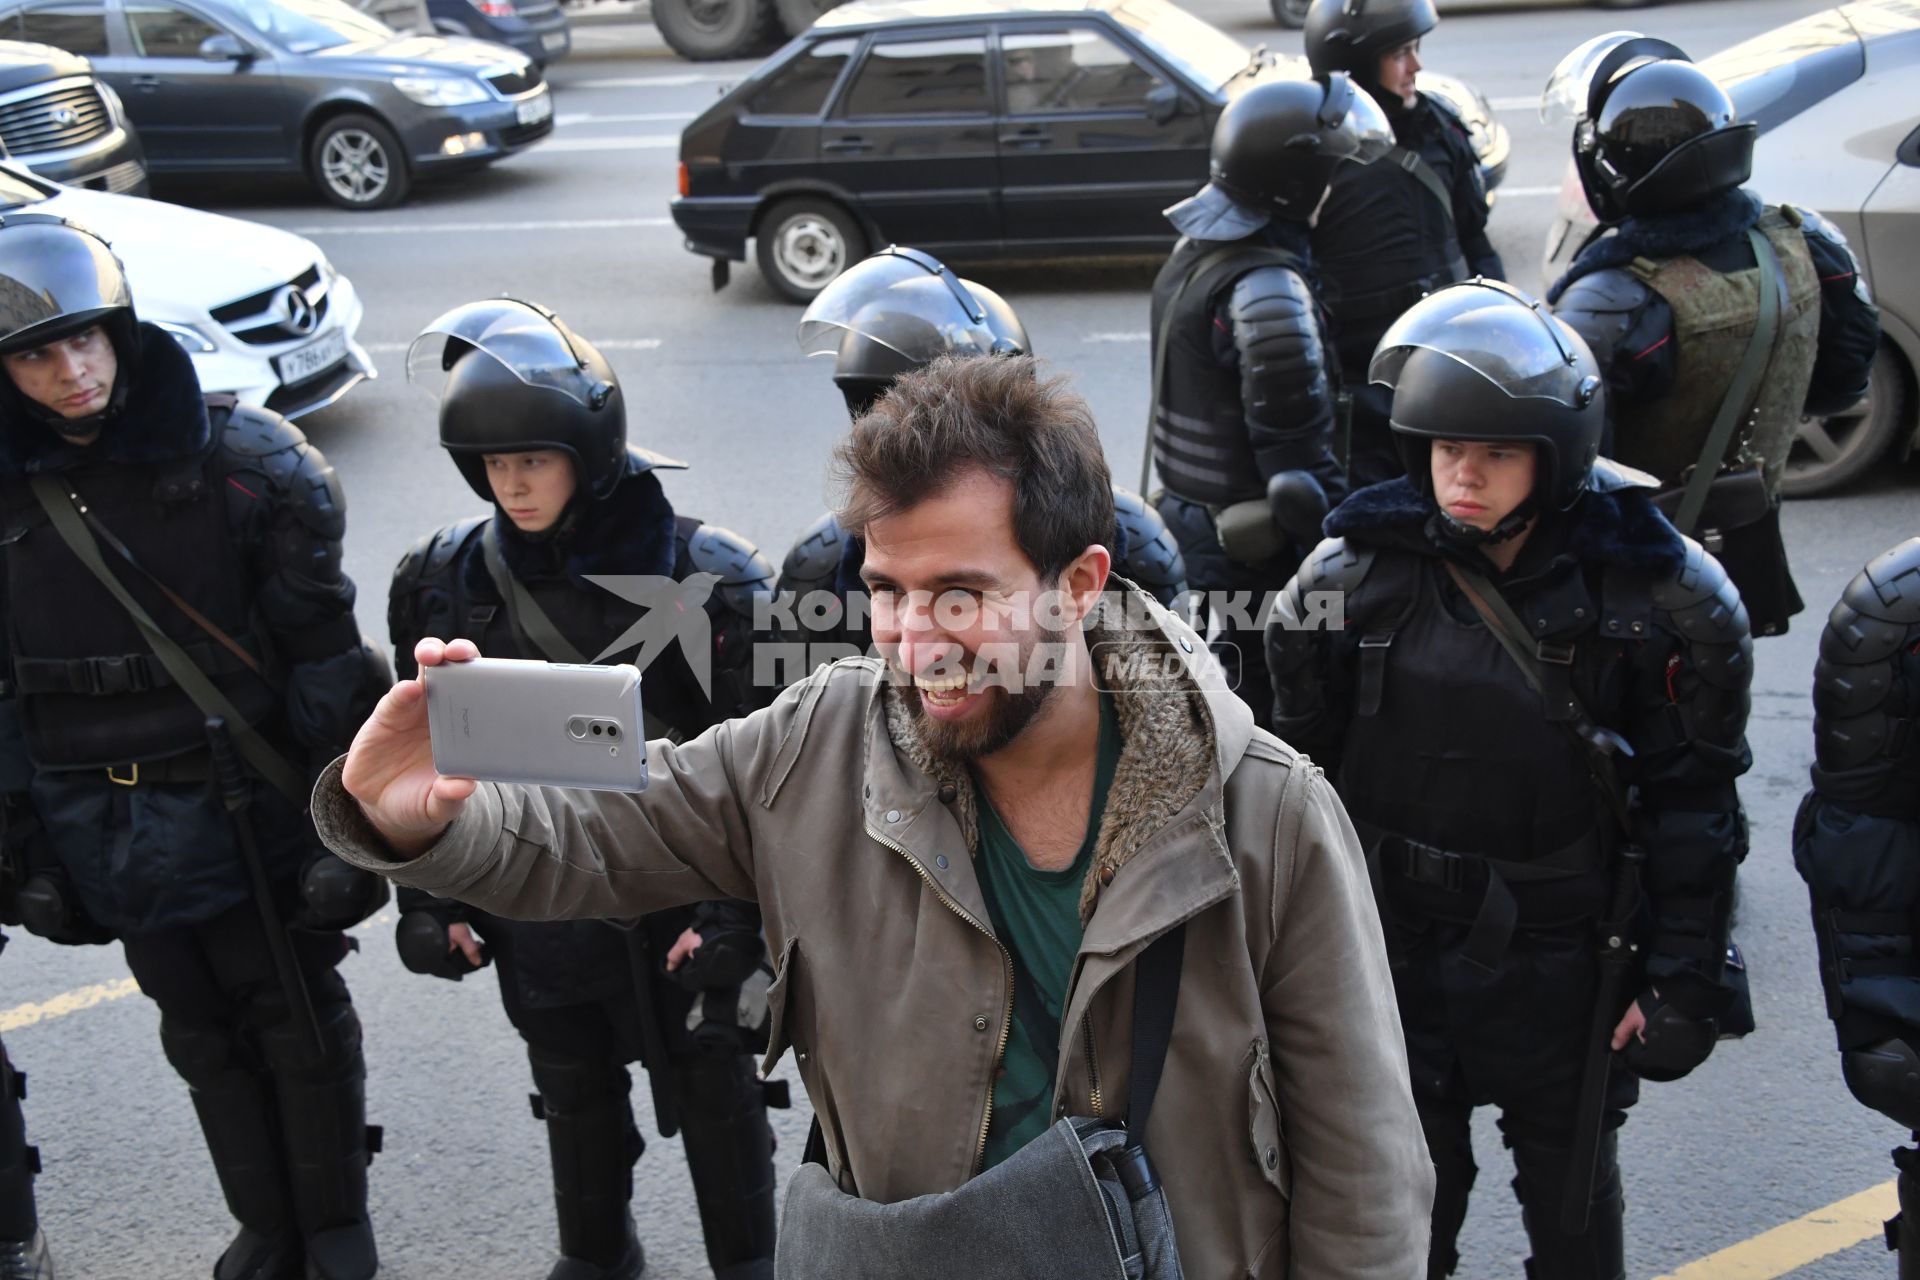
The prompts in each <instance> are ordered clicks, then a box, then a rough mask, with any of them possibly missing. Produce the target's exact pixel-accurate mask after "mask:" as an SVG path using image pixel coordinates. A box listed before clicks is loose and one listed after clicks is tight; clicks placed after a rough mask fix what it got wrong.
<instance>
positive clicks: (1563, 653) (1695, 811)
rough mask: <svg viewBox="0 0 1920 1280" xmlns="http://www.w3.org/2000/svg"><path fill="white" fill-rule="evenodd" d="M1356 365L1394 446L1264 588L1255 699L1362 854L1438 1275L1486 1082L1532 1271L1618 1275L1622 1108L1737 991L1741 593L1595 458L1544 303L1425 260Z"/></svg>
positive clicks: (1467, 1181)
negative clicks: (1419, 1151)
mask: <svg viewBox="0 0 1920 1280" xmlns="http://www.w3.org/2000/svg"><path fill="white" fill-rule="evenodd" d="M1371 374H1372V377H1373V378H1374V380H1375V381H1377V382H1381V383H1384V384H1386V385H1387V386H1389V387H1391V388H1392V390H1393V400H1392V414H1393V417H1392V422H1393V430H1394V433H1395V436H1396V438H1397V439H1398V441H1399V442H1400V445H1401V448H1402V452H1403V458H1404V461H1405V464H1406V472H1407V474H1406V475H1405V476H1403V477H1402V478H1400V479H1397V480H1392V481H1389V482H1387V483H1385V484H1380V485H1374V486H1371V487H1369V488H1366V489H1362V490H1360V491H1359V492H1357V493H1355V494H1354V495H1353V496H1352V497H1350V498H1348V499H1347V501H1346V502H1345V503H1343V504H1342V505H1341V506H1340V507H1338V508H1336V509H1335V510H1334V512H1333V513H1332V515H1331V516H1330V517H1329V518H1328V520H1327V532H1328V534H1329V535H1330V536H1329V539H1328V541H1326V542H1324V543H1322V544H1321V545H1320V547H1319V548H1318V549H1317V550H1315V551H1314V552H1313V553H1312V555H1310V556H1309V557H1308V558H1307V561H1306V563H1304V564H1303V565H1302V566H1301V569H1300V572H1299V574H1298V575H1297V576H1296V577H1295V579H1294V580H1293V581H1292V582H1291V583H1289V584H1288V586H1287V589H1286V591H1285V592H1284V593H1283V595H1282V597H1281V602H1280V606H1279V609H1278V610H1277V615H1276V618H1275V621H1274V623H1273V625H1272V627H1271V628H1270V629H1269V631H1268V636H1267V638H1268V644H1269V662H1270V663H1271V666H1272V671H1273V682H1274V693H1275V698H1276V705H1275V712H1274V717H1275V721H1276V724H1277V728H1278V730H1279V732H1280V734H1281V735H1282V736H1283V737H1284V738H1285V739H1286V740H1287V741H1288V742H1290V743H1292V744H1294V745H1296V746H1298V747H1300V748H1301V749H1302V750H1305V751H1307V752H1308V753H1310V754H1311V755H1312V756H1313V757H1314V758H1315V759H1316V760H1318V761H1320V762H1322V763H1323V764H1324V765H1325V766H1326V768H1327V769H1328V770H1329V772H1331V773H1332V774H1333V775H1334V776H1335V778H1336V786H1337V788H1338V790H1339V792H1340V796H1341V799H1342V800H1343V801H1344V802H1345V804H1346V807H1347V811H1348V813H1349V814H1350V815H1351V816H1352V818H1353V822H1354V826H1355V828H1356V830H1358V831H1359V833H1360V835H1361V839H1362V842H1363V844H1364V845H1365V847H1366V849H1367V852H1368V859H1369V863H1370V866H1371V868H1372V870H1373V874H1374V878H1375V884H1376V891H1377V892H1378V894H1379V897H1380V909H1381V917H1382V924H1383V926H1384V931H1385V934H1386V940H1387V954H1388V959H1389V961H1390V962H1391V964H1392V968H1393V973H1394V982H1395V988H1396V994H1397V996H1398V999H1399V1005H1400V1015H1401V1019H1402V1023H1403V1025H1404V1029H1405V1032H1406V1039H1407V1052H1408V1056H1409V1059H1410V1065H1411V1072H1412V1083H1413V1093H1414V1101H1415V1103H1416V1105H1417V1106H1418V1108H1419V1111H1420V1115H1421V1122H1422V1125H1423V1127H1424V1129H1425V1131H1426V1138H1427V1145H1428V1148H1429V1150H1430V1151H1431V1153H1432V1155H1433V1160H1434V1165H1435V1168H1436V1171H1437V1175H1438V1181H1437V1189H1436V1192H1435V1199H1434V1208H1433V1244H1432V1253H1431V1255H1430V1258H1429V1263H1428V1275H1429V1276H1430V1277H1440V1276H1445V1275H1448V1274H1450V1273H1451V1272H1452V1270H1453V1268H1454V1266H1455V1265H1456V1264H1457V1262H1458V1256H1457V1253H1456V1252H1455V1248H1454V1243H1455V1240H1456V1238H1457V1236H1458V1233H1459V1230H1460V1227H1461V1224H1462V1222H1463V1221H1464V1219H1465V1216H1466V1209H1467V1193H1468V1189H1469V1188H1470V1187H1471V1186H1472V1184H1473V1181H1474V1175H1475V1172H1476V1169H1475V1165H1474V1159H1473V1151H1472V1145H1471V1130H1470V1117H1471V1115H1472V1111H1473V1109H1474V1108H1475V1107H1476V1106H1481V1105H1493V1106H1497V1107H1499V1108H1500V1112H1501V1115H1500V1127H1501V1130H1502V1133H1503V1135H1504V1137H1505V1139H1506V1144H1507V1146H1508V1147H1509V1148H1510V1149H1511V1150H1512V1152H1513V1159H1514V1165H1515V1170H1516V1173H1517V1175H1518V1176H1517V1178H1516V1180H1515V1182H1514V1187H1515V1190H1516V1192H1517V1193H1518V1195H1519V1198H1520V1204H1521V1209H1522V1213H1523V1217H1524V1220H1525V1224H1526V1230H1527V1236H1528V1239H1529V1241H1530V1243H1531V1245H1532V1251H1533V1257H1532V1261H1531V1262H1530V1263H1529V1269H1528V1274H1529V1275H1533V1276H1541V1277H1546V1276H1551V1277H1553V1278H1554V1280H1588V1278H1593V1280H1619V1277H1621V1276H1622V1275H1623V1262H1622V1200H1621V1193H1620V1175H1619V1168H1618V1164H1617V1161H1616V1158H1615V1142H1614V1132H1613V1130H1614V1128H1615V1127H1616V1126H1617V1125H1619V1124H1620V1123H1621V1122H1622V1121H1623V1120H1624V1119H1625V1115H1624V1111H1625V1108H1626V1107H1627V1106H1629V1105H1630V1104H1631V1103H1632V1102H1633V1101H1634V1100H1635V1097H1636V1096H1637V1091H1638V1081H1639V1079H1640V1078H1643V1077H1644V1078H1648V1079H1656V1080H1670V1079H1675V1078H1678V1077H1679V1076H1681V1075H1684V1074H1685V1073H1686V1072H1687V1071H1689V1070H1691V1069H1692V1068H1693V1067H1694V1066H1697V1065H1698V1064H1699V1063H1700V1062H1701V1061H1703V1060H1704V1059H1705V1057H1706V1055H1707V1053H1708V1052H1709V1051H1710V1050H1711V1049H1712V1047H1713V1044H1714V1041H1715V1039H1716V1037H1717V1035H1718V1032H1719V1029H1720V1028H1719V1026H1718V1024H1717V1023H1716V1021H1715V1020H1716V1018H1718V1017H1720V1016H1722V1015H1723V1013H1724V1011H1726V1010H1727V1009H1729V1007H1730V1006H1731V1004H1732V996H1733V992H1732V989H1731V988H1730V987H1729V986H1728V984H1727V983H1726V982H1725V980H1724V975H1723V961H1724V956H1725V948H1726V945H1727V932H1728V921H1729V913H1730V910H1731V904H1732V900H1733V885H1734V872H1735V868H1736V867H1737V865H1738V864H1739V862H1740V859H1741V857H1742V856H1743V855H1744V854H1745V852H1746V836H1745V825H1744V822H1743V821H1742V818H1741V813H1740V803H1739V799H1738V796H1737V795H1736V793H1735V790H1734V779H1735V778H1736V777H1737V776H1738V775H1739V774H1740V773H1742V772H1744V771H1745V769H1746V768H1747V767H1748V764H1749V762H1750V757H1749V755H1748V753H1747V749H1746V743H1745V739H1744V730H1745V724H1746V715H1747V686H1748V677H1749V659H1750V655H1751V645H1750V641H1749V639H1748V637H1747V632H1746V615H1745V614H1744V612H1743V611H1742V609H1741V607H1740V601H1739V597H1738V595H1737V594H1735V592H1734V590H1733V588H1732V585H1731V584H1730V583H1729V582H1728V580H1727V577H1726V575H1725V574H1724V573H1723V572H1722V571H1721V569H1720V566H1719V565H1718V564H1717V563H1716V562H1715V561H1714V560H1713V558H1712V557H1711V556H1710V555H1708V554H1706V553H1705V552H1704V551H1702V550H1701V548H1700V547H1699V545H1698V544H1696V543H1692V542H1688V541H1685V540H1683V539H1682V538H1681V537H1680V536H1679V535H1678V534H1677V533H1676V532H1675V531H1674V529H1673V527H1672V526H1671V525H1670V524H1668V523H1667V521H1666V520H1665V519H1664V518H1663V517H1661V516H1660V515H1659V514H1658V513H1657V511H1655V509H1654V508H1653V507H1652V505H1651V503H1650V501H1649V498H1648V491H1649V488H1650V484H1651V482H1650V481H1649V480H1648V479H1647V478H1646V477H1645V476H1642V475H1639V474H1637V473H1633V472H1628V471H1625V470H1623V469H1617V468H1616V467H1615V466H1614V464H1611V463H1602V464H1600V465H1597V466H1596V465H1595V461H1594V460H1595V456H1596V454H1597V452H1598V449H1599V443H1600V435H1601V422H1602V418H1603V415H1604V413H1605V394H1604V388H1603V385H1602V383H1601V379H1600V377H1599V367H1598V365H1597V364H1596V363H1595V362H1594V359H1593V356H1592V355H1591V353H1589V352H1588V351H1587V349H1586V347H1585V344H1583V343H1582V342H1581V341H1580V339H1579V337H1578V336H1577V335H1575V334H1574V333H1573V332H1572V330H1570V329H1568V328H1567V327H1566V326H1565V325H1564V324H1561V323H1560V322H1559V321H1556V320H1554V319H1553V318H1552V317H1551V316H1549V315H1548V314H1547V313H1546V311H1545V310H1544V308H1542V307H1541V306H1540V304H1539V303H1537V302H1534V301H1533V300H1532V299H1530V298H1527V297H1526V296H1524V295H1522V294H1520V293H1518V292H1517V291H1515V290H1512V289H1510V288H1509V287H1508V286H1506V285H1500V284H1495V283H1486V282H1471V281H1470V282H1465V283H1461V284H1456V285H1452V286H1449V287H1447V288H1444V289H1441V290H1440V291H1439V292H1437V293H1435V294H1433V295H1432V296H1430V297H1429V298H1427V299H1426V300H1424V301H1422V302H1420V303H1417V304H1415V306H1414V307H1413V308H1412V309H1411V310H1409V311H1408V312H1407V314H1406V315H1404V316H1403V317H1401V319H1400V320H1399V321H1398V322H1397V323H1396V324H1395V325H1394V326H1393V327H1392V328H1391V329H1389V330H1388V331H1387V333H1386V335H1385V336H1384V337H1383V338H1382V340H1381V344H1380V351H1379V353H1378V354H1377V355H1376V356H1375V357H1374V361H1373V366H1372V370H1371ZM1325 592H1334V593H1338V594H1337V595H1334V596H1327V595H1323V594H1321V593H1325ZM1329 600H1338V601H1339V602H1340V603H1341V605H1342V606H1343V608H1342V614H1343V616H1341V615H1333V614H1331V611H1330V610H1328V609H1327V608H1326V604H1327V602H1328V601H1329ZM1334 618H1337V619H1338V620H1337V621H1333V619H1334ZM1641 921H1645V926H1644V928H1642V927H1641V926H1640V924H1639V922H1641ZM1599 922H1605V923H1606V925H1607V928H1606V929H1605V930H1604V931H1602V930H1599V929H1596V927H1595V926H1596V923H1599ZM1602 938H1610V939H1612V942H1611V943H1610V944H1608V945H1603V944H1602V942H1601V939H1602ZM1636 997H1637V998H1636ZM1617 1049H1624V1050H1625V1053H1624V1054H1613V1053H1612V1052H1611V1051H1612V1050H1617ZM1583 1162H1584V1167H1583Z"/></svg>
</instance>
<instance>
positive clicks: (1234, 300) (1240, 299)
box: [1227, 264, 1313, 322]
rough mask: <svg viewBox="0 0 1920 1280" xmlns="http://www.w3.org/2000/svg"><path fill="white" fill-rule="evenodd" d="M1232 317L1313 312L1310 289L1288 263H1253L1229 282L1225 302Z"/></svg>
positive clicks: (1246, 318)
mask: <svg viewBox="0 0 1920 1280" xmlns="http://www.w3.org/2000/svg"><path fill="white" fill-rule="evenodd" d="M1227 305H1228V306H1229V308H1230V309H1231V310H1232V314H1233V318H1234V319H1235V320H1242V321H1256V322H1257V321H1260V320H1271V319H1278V318H1282V317H1292V316H1304V315H1310V314H1312V312H1313V290H1311V289H1309V288H1308V287H1307V282H1306V279H1305V277H1303V276H1302V275H1301V274H1300V273H1299V272H1298V271H1295V270H1294V269H1293V268H1292V267H1283V266H1279V265H1277V264H1269V265H1267V266H1261V267H1255V268H1254V269H1253V270H1251V271H1249V272H1247V273H1246V274H1245V275H1242V276H1241V277H1240V278H1239V279H1237V280H1235V281H1234V282H1233V292H1232V294H1231V295H1230V298H1229V301H1228V304H1227Z"/></svg>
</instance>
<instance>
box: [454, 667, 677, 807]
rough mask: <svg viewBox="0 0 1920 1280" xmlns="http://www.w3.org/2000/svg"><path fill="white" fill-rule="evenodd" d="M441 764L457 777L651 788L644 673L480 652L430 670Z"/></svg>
mask: <svg viewBox="0 0 1920 1280" xmlns="http://www.w3.org/2000/svg"><path fill="white" fill-rule="evenodd" d="M425 678H426V685H427V728H428V731H429V733H430V734H431V735H432V738H433V767H434V768H435V769H437V770H438V771H439V772H441V773H442V774H445V775H448V776H450V777H460V778H481V779H484V780H486V781H489V782H530V783H537V784H540V785H543V786H553V787H582V788H586V789H589V790H594V791H644V790H646V788H647V743H646V730H645V728H644V727H643V726H644V724H645V721H644V720H642V718H641V714H640V672H639V670H638V669H637V668H635V667H633V666H630V665H627V664H624V663H623V664H621V665H619V666H612V667H596V666H585V665H575V664H572V663H563V662H526V661H521V660H519V659H516V658H476V659H474V660H473V661H471V662H443V663H441V664H440V665H439V666H436V667H428V668H426V671H425Z"/></svg>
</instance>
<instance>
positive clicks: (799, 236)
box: [753, 200, 867, 302]
mask: <svg viewBox="0 0 1920 1280" xmlns="http://www.w3.org/2000/svg"><path fill="white" fill-rule="evenodd" d="M753 241H754V243H753V250H754V254H755V256H756V257H758V258H759V260H760V274H761V275H763V276H765V277H766V278H767V281H768V283H770V284H772V285H773V287H774V288H775V289H777V290H779V291H780V292H781V293H783V294H785V295H786V296H787V297H789V298H791V299H793V301H795V302H811V301H813V296H814V295H815V294H817V293H819V292H820V291H821V290H822V289H824V288H826V287H827V284H828V282H829V281H831V280H832V279H833V278H834V277H835V276H837V275H839V274H840V273H841V272H842V271H845V270H846V269H847V268H848V267H850V266H852V265H853V264H854V263H856V262H858V261H859V260H860V259H861V258H864V257H866V255H867V238H866V236H865V235H863V234H862V233H861V231H860V227H859V224H857V223H856V222H854V220H853V217H852V215H851V214H849V213H848V212H847V211H846V210H845V209H843V208H841V207H840V206H839V205H837V204H835V203H833V202H832V201H831V200H782V201H781V202H780V203H779V204H777V205H775V206H773V208H771V209H769V210H768V211H767V214H766V216H765V217H763V218H762V219H760V226H759V228H758V229H757V230H756V231H755V232H754V237H753Z"/></svg>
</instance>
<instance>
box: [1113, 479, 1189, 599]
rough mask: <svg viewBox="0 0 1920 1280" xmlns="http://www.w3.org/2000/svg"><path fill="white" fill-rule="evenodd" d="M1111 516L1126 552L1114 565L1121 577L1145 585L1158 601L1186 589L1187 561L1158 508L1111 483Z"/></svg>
mask: <svg viewBox="0 0 1920 1280" xmlns="http://www.w3.org/2000/svg"><path fill="white" fill-rule="evenodd" d="M1113 519H1114V523H1115V524H1116V525H1118V526H1119V527H1120V529H1121V532H1122V535H1123V537H1122V541H1123V542H1124V543H1125V545H1126V555H1125V556H1124V557H1122V559H1121V562H1120V563H1119V564H1117V565H1115V566H1114V568H1115V569H1117V570H1118V571H1119V572H1120V574H1121V576H1122V577H1125V578H1129V579H1131V580H1132V581H1133V582H1135V583H1137V584H1138V585H1139V586H1141V587H1143V588H1145V589H1146V591H1147V593H1148V594H1149V595H1152V596H1153V597H1155V598H1156V599H1158V600H1159V601H1160V603H1161V604H1168V598H1169V597H1171V596H1177V595H1179V594H1180V593H1182V592H1184V591H1185V590H1186V589H1187V564H1186V561H1185V560H1184V559H1183V558H1182V557H1181V555H1180V544H1179V543H1178V542H1177V541H1175V539H1174V536H1173V531H1172V530H1171V529H1169V528H1167V522H1166V521H1165V520H1163V519H1161V518H1160V513H1159V512H1158V511H1155V510H1154V509H1153V508H1152V507H1150V506H1148V505H1147V504H1146V501H1145V499H1143V498H1141V497H1140V495H1139V494H1137V493H1135V492H1133V491H1132V490H1131V489H1123V488H1121V487H1120V486H1119V485H1114V486H1113ZM1169 607H1171V606H1169Z"/></svg>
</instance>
